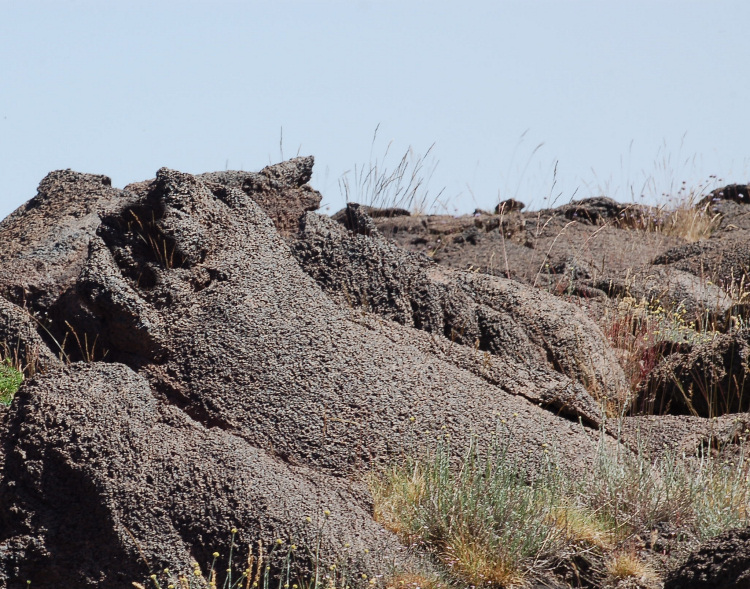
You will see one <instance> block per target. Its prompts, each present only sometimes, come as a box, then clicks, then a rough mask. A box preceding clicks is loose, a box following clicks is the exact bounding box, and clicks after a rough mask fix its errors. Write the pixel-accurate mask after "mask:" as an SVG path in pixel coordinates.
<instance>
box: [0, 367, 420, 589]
mask: <svg viewBox="0 0 750 589" xmlns="http://www.w3.org/2000/svg"><path fill="white" fill-rule="evenodd" d="M11 421H12V423H13V426H12V428H11V430H10V433H9V435H6V436H5V439H4V440H3V448H2V451H3V453H5V454H7V463H6V466H5V478H6V481H10V483H7V482H6V484H5V485H3V488H2V489H1V490H0V502H1V503H2V505H3V509H2V510H1V511H0V528H1V529H2V544H0V565H1V566H0V581H1V582H3V585H4V586H8V585H7V584H8V583H11V582H12V581H14V580H16V581H17V580H18V579H24V580H29V581H31V586H32V587H61V586H70V587H101V586H102V585H103V584H106V586H111V587H128V586H131V587H132V585H131V582H132V581H133V580H136V579H139V578H145V577H146V576H148V575H149V574H150V573H151V572H153V571H160V570H162V569H163V568H164V567H167V566H171V567H175V568H180V569H182V570H190V568H189V567H190V563H191V562H193V561H196V562H208V561H210V560H211V557H210V553H211V552H213V551H214V550H218V549H220V548H221V549H222V550H226V548H227V546H226V545H227V544H228V538H229V530H230V529H231V528H232V527H236V528H237V529H238V530H239V535H238V537H237V539H236V540H237V542H238V544H239V546H241V547H242V549H243V550H245V549H246V547H247V545H248V544H249V543H256V542H257V541H258V540H262V541H264V543H265V544H266V545H271V544H273V542H274V540H275V539H276V538H278V537H283V538H284V539H286V540H289V539H291V540H292V541H293V542H295V543H297V544H299V545H300V546H315V544H316V542H317V540H318V537H320V539H321V541H322V550H323V551H324V552H325V553H327V554H345V553H346V552H349V553H351V554H353V555H354V558H353V560H352V562H350V563H349V566H351V567H353V572H355V573H356V574H360V573H367V572H369V573H370V574H372V572H373V571H379V570H385V568H386V567H387V566H388V565H389V564H391V563H393V562H398V561H399V560H402V561H403V560H404V559H405V558H406V555H405V553H404V551H403V548H402V547H401V546H400V545H399V543H398V541H397V540H396V538H395V537H394V536H393V535H392V534H390V533H389V532H387V531H385V530H383V529H382V528H381V527H380V526H379V525H378V524H376V523H375V522H374V521H373V519H372V517H371V506H369V505H368V502H367V500H366V499H363V497H366V492H365V491H364V490H363V489H362V488H361V485H359V484H356V483H351V482H349V481H347V480H346V479H342V478H339V477H330V476H326V475H321V474H319V473H317V472H315V471H313V470H310V469H307V468H304V467H297V466H292V465H290V464H287V463H285V462H284V461H282V460H280V459H278V458H274V457H273V456H271V455H269V454H268V453H266V452H263V451H261V450H259V449H258V448H255V447H253V446H252V445H250V444H248V443H247V442H246V441H245V440H243V439H242V438H241V437H240V436H237V435H235V434H233V433H231V432H228V431H225V430H223V429H221V428H216V427H213V428H211V427H206V426H204V425H201V424H200V423H198V422H196V421H194V420H192V419H191V418H190V417H188V416H187V415H186V414H185V412H184V411H182V410H180V409H179V408H178V407H175V406H174V405H171V404H169V403H163V402H160V401H159V399H158V398H157V396H155V395H154V393H153V392H152V391H151V388H150V386H149V383H148V381H147V380H146V379H144V378H143V377H141V376H138V375H137V374H136V373H134V372H133V371H132V370H130V369H129V368H127V367H126V366H123V365H120V364H102V363H94V364H74V365H72V366H70V367H66V368H62V369H59V370H56V371H50V372H48V373H47V374H45V375H44V376H41V377H38V378H35V379H34V380H33V381H32V382H31V383H30V384H29V386H27V387H26V388H25V390H24V394H23V395H22V396H21V398H20V399H19V403H18V404H16V406H15V407H14V409H13V415H12V419H11ZM326 509H327V510H329V511H330V516H328V517H326V516H325V515H324V514H323V511H324V510H326ZM306 517H310V518H311V520H313V521H312V522H311V523H310V524H306V523H305V518H306ZM249 532H254V535H249ZM344 544H349V545H350V546H349V548H348V549H347V550H345V548H344ZM367 549H369V550H370V551H371V553H372V554H373V556H372V557H371V558H368V563H364V562H362V560H361V559H358V558H357V555H363V554H365V552H364V551H365V550H367ZM246 557H247V554H242V553H240V554H237V559H236V562H235V565H236V566H237V567H238V568H239V569H240V570H241V569H243V568H244V567H243V565H242V562H243V560H245V559H246ZM146 563H148V565H149V566H148V567H147V566H146ZM342 564H343V563H342Z"/></svg>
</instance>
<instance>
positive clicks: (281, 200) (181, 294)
mask: <svg viewBox="0 0 750 589" xmlns="http://www.w3.org/2000/svg"><path fill="white" fill-rule="evenodd" d="M311 165H312V160H311V159H306V158H302V159H300V160H297V161H292V162H291V163H286V164H281V165H279V166H271V167H269V168H267V169H266V170H265V171H263V172H261V173H259V174H258V175H256V176H247V177H243V178H242V180H241V184H240V186H239V187H237V184H238V183H240V179H239V178H234V179H232V178H229V177H227V176H225V177H223V179H222V178H220V177H217V176H215V175H209V176H206V177H196V176H191V175H189V174H183V173H180V172H176V171H173V170H169V169H166V168H163V169H161V170H159V171H158V173H157V175H156V178H155V179H154V180H152V181H148V182H144V183H139V184H134V185H131V186H130V188H129V189H128V190H116V189H113V188H111V187H110V186H109V183H108V182H107V181H106V179H105V178H103V177H99V176H89V175H85V174H77V173H74V172H70V171H66V172H57V173H53V174H51V175H50V176H48V178H46V179H45V180H44V181H43V183H42V185H41V186H40V190H39V196H38V197H37V198H36V199H32V201H33V202H30V203H29V204H27V205H26V206H24V207H21V208H20V209H19V210H18V211H16V213H14V214H13V215H12V216H11V217H9V218H8V219H6V220H5V221H3V222H2V223H1V224H0V248H2V250H3V251H4V252H5V255H4V256H3V259H2V260H0V294H2V295H3V296H5V297H6V300H7V302H8V304H7V305H6V304H5V303H2V306H0V310H2V313H4V314H5V315H3V317H5V316H6V315H7V317H8V318H9V320H8V321H9V322H10V323H11V324H12V323H13V322H14V321H16V320H18V325H17V326H13V325H10V326H8V325H5V327H4V329H5V331H4V332H3V335H4V337H6V339H9V340H10V341H11V342H13V341H16V342H17V343H18V346H19V349H23V350H31V349H34V347H35V346H36V347H40V346H41V351H40V357H43V358H45V359H46V360H47V365H46V366H45V370H44V371H43V372H41V373H40V374H38V375H37V376H35V377H34V378H30V379H28V380H27V381H26V382H24V384H23V385H22V387H21V389H20V390H19V392H18V394H17V396H16V401H15V402H14V406H13V407H12V408H11V411H10V412H5V413H4V414H3V415H2V424H1V426H0V443H1V444H2V446H3V450H2V452H3V456H5V457H6V461H5V464H4V466H3V467H2V474H1V476H2V481H3V484H2V488H1V489H0V573H1V574H2V575H4V577H5V578H4V580H3V581H4V582H5V583H7V584H8V585H11V586H12V584H13V583H16V582H17V580H18V579H22V580H23V581H24V582H25V580H26V579H27V578H28V579H30V580H32V586H34V587H37V588H39V589H45V588H48V587H59V586H61V585H66V586H76V587H80V586H83V587H87V586H88V587H94V586H105V585H106V586H110V587H116V588H119V587H123V588H124V587H129V586H131V582H132V581H133V580H138V579H134V576H137V575H141V574H145V573H147V572H149V570H148V569H149V568H152V567H153V568H155V567H161V566H164V565H166V564H170V565H171V566H180V565H183V564H185V563H189V562H190V561H191V560H192V559H196V560H199V561H200V560H201V559H205V558H206V557H207V554H206V553H207V552H208V551H212V550H214V549H217V548H221V546H223V545H225V543H226V541H227V530H228V529H229V528H230V527H232V526H236V527H237V528H238V529H240V531H241V534H242V536H241V539H242V542H243V543H245V542H250V541H256V540H261V542H270V541H271V540H272V539H273V538H276V537H284V538H289V537H290V536H292V537H294V538H299V543H300V544H301V545H304V544H305V543H308V545H309V546H312V545H313V541H314V538H313V536H311V534H313V535H314V533H315V530H313V531H311V530H309V528H306V527H305V523H304V517H306V516H307V515H309V514H311V513H312V515H313V516H314V514H315V513H320V510H322V509H324V508H327V509H330V511H331V512H332V514H335V521H334V519H332V520H331V523H330V524H327V525H326V530H325V538H324V539H323V544H322V552H321V555H322V557H323V558H324V559H326V560H331V561H333V560H336V559H339V560H341V559H343V560H346V559H350V561H351V563H352V567H354V568H355V569H356V570H359V569H361V570H363V571H365V570H367V571H373V570H375V571H379V572H382V571H384V570H387V567H388V566H389V565H390V564H392V563H396V564H398V563H399V562H403V559H404V558H406V557H405V556H404V555H403V551H402V549H401V547H400V545H399V544H398V543H397V542H396V540H395V537H394V536H393V535H392V534H390V533H388V532H386V531H385V530H383V529H382V528H381V527H380V526H379V524H377V523H376V522H374V520H373V519H372V503H371V500H370V498H369V496H368V493H367V491H366V489H364V488H363V487H361V486H360V485H357V484H354V483H352V482H351V478H352V477H356V476H359V475H361V473H363V472H366V471H367V470H368V469H370V468H371V467H373V466H374V465H378V464H382V463H384V462H386V461H390V460H392V459H394V458H395V457H397V456H402V455H403V453H404V452H412V451H414V450H415V449H416V448H419V447H422V446H423V444H425V443H426V442H427V441H431V440H432V439H433V438H432V435H434V434H429V433H428V432H430V431H431V432H435V431H438V430H440V431H443V430H442V428H443V427H444V428H445V431H446V433H450V434H451V436H452V438H451V439H452V444H453V445H454V447H455V448H456V450H457V451H459V452H460V451H462V450H463V449H464V448H466V446H467V444H468V443H469V441H470V439H471V437H472V435H473V434H476V435H477V436H479V439H480V441H482V440H485V441H486V440H487V439H488V437H490V436H491V435H493V433H494V432H495V431H496V426H497V420H498V419H500V418H503V419H507V420H508V421H509V422H512V428H513V436H512V438H511V439H510V440H509V447H508V452H509V453H510V455H511V456H517V457H519V459H521V457H522V460H523V464H524V465H525V466H526V467H528V468H529V469H530V470H533V469H534V468H537V467H538V466H539V464H540V463H541V460H542V458H541V457H540V456H541V453H539V452H529V449H530V448H540V447H542V444H543V443H547V442H548V441H549V440H559V444H558V447H557V452H558V454H559V456H560V457H561V460H562V462H563V464H564V465H565V466H566V468H569V469H571V470H572V471H574V472H580V471H582V470H584V469H586V468H588V465H590V464H591V463H592V462H593V460H595V456H596V452H597V450H596V448H595V446H594V445H592V444H591V443H590V437H589V436H591V435H596V432H593V431H591V430H590V429H588V430H587V428H586V427H585V426H582V425H581V424H580V423H579V422H578V418H582V419H583V420H584V423H591V424H594V423H598V420H599V415H598V408H597V407H596V406H595V405H594V404H593V402H592V401H591V399H590V397H588V395H587V394H586V392H585V391H584V390H583V388H582V387H581V386H580V385H578V384H576V383H575V382H574V381H572V380H571V379H569V378H566V377H564V376H563V375H562V374H560V373H559V372H556V371H554V370H553V369H551V368H550V366H549V362H550V360H548V359H547V358H546V357H539V350H541V349H542V348H541V346H542V345H543V344H544V340H543V339H542V338H544V339H546V340H547V341H548V342H550V341H551V342H555V341H558V342H559V343H560V345H561V346H562V347H561V349H563V350H564V349H566V348H565V347H564V346H576V345H579V344H577V343H576V341H577V338H578V335H576V329H575V325H577V324H580V325H583V323H575V322H574V321H573V319H575V321H578V316H577V315H576V313H575V312H574V311H573V310H572V309H568V310H567V311H566V313H567V315H566V317H567V319H565V320H564V321H567V322H569V323H570V324H571V329H572V331H568V332H566V331H565V330H564V329H563V328H564V325H563V324H562V323H561V322H558V323H557V324H556V323H555V322H554V321H553V320H552V319H551V318H548V319H545V320H544V321H542V323H541V327H540V331H538V332H535V331H534V330H527V329H525V328H524V327H521V326H522V325H523V324H522V323H519V322H518V321H517V320H515V319H514V320H511V317H515V316H514V315H513V314H512V313H511V311H510V309H511V308H512V307H514V306H515V305H517V304H518V303H519V301H521V300H522V299H523V298H524V297H526V296H527V294H528V289H527V288H526V287H524V288H523V289H522V290H521V291H516V290H514V287H513V285H510V284H506V283H504V282H503V283H498V282H492V281H490V282H489V283H487V284H480V283H481V280H480V279H479V278H477V277H471V276H463V275H461V274H456V275H455V276H448V275H446V274H444V273H442V272H437V273H436V272H435V271H436V270H437V269H436V268H435V266H434V265H433V264H431V263H430V264H427V263H426V261H419V259H416V258H414V256H412V255H409V256H407V257H406V258H404V257H399V255H398V254H397V252H396V251H395V250H390V249H389V248H387V247H385V246H384V245H383V242H381V241H379V238H378V236H377V232H375V233H372V234H371V235H370V236H366V235H362V234H361V233H355V232H351V231H349V230H347V229H346V228H345V227H343V226H341V225H339V224H337V223H335V222H333V221H328V223H325V222H322V221H321V223H320V227H319V228H320V231H321V232H323V233H322V234H320V235H318V234H316V237H315V240H311V241H310V242H309V243H308V246H309V247H308V250H307V255H309V256H310V258H309V259H310V260H315V259H318V258H319V262H322V261H323V260H326V259H327V260H328V262H327V263H329V264H330V266H329V267H328V272H329V273H330V276H331V281H330V283H326V282H325V281H324V280H322V278H321V277H317V278H320V281H318V279H317V278H316V279H313V277H311V276H310V275H309V273H308V272H310V269H309V268H308V269H307V270H308V272H306V271H304V270H303V269H302V268H301V267H300V263H299V261H298V260H297V259H296V258H295V256H294V255H293V254H292V251H291V250H290V246H289V245H288V243H287V241H285V240H284V239H283V238H282V236H281V234H280V233H288V234H290V235H292V234H293V233H295V232H296V229H295V224H296V223H297V222H298V218H297V217H298V215H300V214H301V213H302V212H303V210H304V208H305V206H312V204H309V203H308V204H307V205H301V206H297V205H294V206H292V207H290V210H289V214H288V215H286V214H282V213H281V212H278V211H281V210H282V208H283V206H284V205H285V204H288V203H289V199H290V198H292V197H294V198H296V197H297V196H299V197H300V199H301V198H302V197H301V196H300V195H312V192H311V189H309V187H308V186H307V185H306V184H304V182H306V181H307V180H308V179H309V170H310V166H311ZM235 180H236V182H235ZM290 195H292V196H290ZM294 195H296V196H294ZM256 198H257V202H256ZM295 202H298V201H295ZM259 203H263V204H259ZM266 210H268V211H270V212H271V215H270V216H269V214H267V213H266ZM274 211H277V212H278V214H276V213H274ZM317 218H318V217H317V216H315V215H312V214H311V213H308V214H307V216H306V218H305V219H306V223H305V226H304V227H303V230H305V231H307V230H309V229H310V228H311V223H312V221H311V219H317ZM402 218H406V217H402ZM362 220H365V219H364V218H363V219H362ZM325 232H328V238H327V239H329V240H331V242H332V245H331V247H330V248H329V249H326V248H327V247H328V246H326V241H325V239H324V235H323V234H325ZM318 238H320V239H322V241H320V242H318V241H316V240H317V239H318ZM358 240H361V241H358ZM290 241H291V243H294V239H293V238H290ZM343 245H356V246H357V248H360V250H359V253H358V254H357V255H356V256H355V257H354V258H351V259H349V258H347V257H346V256H344V255H343V252H341V251H340V250H339V248H340V247H341V246H343ZM368 248H369V249H368ZM367 252H370V253H371V254H372V260H371V264H370V265H369V266H366V265H365V266H362V265H361V264H360V265H358V264H357V263H355V262H356V260H357V259H358V258H357V256H361V255H362V254H366V253H367ZM316 256H317V257H318V258H316ZM388 256H392V257H391V258H389V257H388ZM391 262H393V263H394V264H396V265H398V264H402V265H403V268H401V269H398V268H395V267H394V268H391V269H389V270H388V271H387V272H386V271H383V272H382V273H381V274H373V277H372V279H370V280H368V281H367V282H364V283H363V285H364V284H369V285H372V286H373V287H376V286H378V284H380V285H381V286H387V288H386V289H385V290H384V291H382V294H383V296H385V298H384V299H382V300H381V299H380V294H377V293H376V291H375V290H373V294H374V296H373V297H370V298H366V297H363V298H362V299H361V300H362V301H363V302H364V301H365V300H368V301H369V300H372V301H373V302H376V301H377V304H373V309H374V308H377V309H379V310H380V312H382V313H383V314H381V315H376V314H368V313H366V312H365V313H363V311H362V310H361V309H358V310H356V311H355V310H354V309H352V308H351V307H348V306H345V305H342V304H340V301H341V300H342V298H343V297H344V296H345V295H344V293H343V289H342V290H340V291H339V292H338V294H336V293H335V292H334V290H335V289H333V288H329V287H328V286H324V287H322V286H321V285H326V284H329V285H330V286H331V287H332V286H334V285H335V286H341V285H343V284H346V280H348V278H347V276H349V277H352V276H360V275H361V274H362V272H364V271H368V272H369V271H372V270H374V269H376V268H377V267H378V265H379V264H385V263H391ZM317 267H318V269H319V270H320V273H321V276H322V274H323V273H324V272H325V268H324V266H323V265H320V264H319V265H318V266H317ZM378 276H379V277H380V278H378ZM389 277H390V278H389ZM385 278H387V279H388V280H386V281H383V280H382V279H385ZM379 280H380V282H378V281H379ZM410 280H412V282H410ZM412 287H413V289H414V292H410V289H412ZM389 289H390V293H391V294H393V295H394V298H393V303H391V302H389V299H388V297H389V296H390V295H389V294H388V293H389ZM352 292H354V289H352ZM359 292H361V294H362V295H365V294H366V293H365V292H364V291H359ZM415 295H416V296H415ZM422 295H424V296H425V297H426V299H425V300H424V301H423V302H422V303H421V306H420V305H417V304H416V303H417V302H418V297H419V296H422ZM358 296H359V295H358ZM367 296H369V295H367ZM540 296H541V297H542V298H538V300H537V299H534V298H532V299H531V301H530V302H529V304H528V305H527V306H526V308H525V309H526V310H525V311H524V313H526V315H527V317H529V318H532V317H533V318H536V317H538V315H535V314H534V313H538V312H539V311H534V309H538V308H545V307H544V305H548V307H549V311H545V312H550V313H551V312H553V310H554V309H555V308H556V307H555V305H556V304H557V303H558V301H557V300H555V299H553V298H552V299H549V300H548V298H547V297H549V295H544V296H542V295H540ZM430 297H432V298H430ZM508 297H510V298H508ZM332 298H334V299H336V301H334V300H332ZM412 301H413V302H415V305H416V308H413V307H412ZM504 301H505V302H504ZM513 301H515V302H513ZM553 303H554V304H553ZM504 305H507V306H504ZM540 305H541V307H540ZM462 306H465V308H462ZM27 312H28V313H29V314H31V315H33V317H34V318H36V320H27V319H28V317H27V315H26V313H27ZM24 317H26V318H27V319H24ZM415 317H418V318H419V321H422V324H423V326H427V325H429V326H431V327H432V326H434V328H435V331H433V332H431V333H430V332H428V331H426V330H415V329H413V327H412V326H411V325H410V324H409V323H408V320H409V318H411V321H412V322H413V321H414V318H415ZM464 318H465V319H466V321H464ZM391 319H395V320H397V321H398V320H403V325H402V324H399V323H395V322H394V321H392V320H391ZM8 321H6V324H7V323H8ZM514 321H515V323H514ZM40 325H43V326H44V327H43V328H42V327H40ZM415 326H416V324H415ZM464 326H465V327H466V328H467V329H468V328H471V329H475V330H476V333H477V334H478V335H481V336H482V338H483V339H482V341H480V346H482V347H484V348H485V349H486V351H485V349H476V348H474V347H473V344H474V342H473V341H470V340H469V339H466V338H467V334H468V331H463V332H461V330H462V329H463V328H464ZM475 326H476V327H475ZM479 326H481V329H480V327H479ZM14 329H15V331H14ZM446 329H447V331H446ZM587 330H588V327H586V328H585V329H584V331H587ZM566 334H567V335H566ZM459 337H460V338H464V339H462V340H461V341H462V342H464V341H465V342H466V345H461V344H459V343H458V338H459ZM581 337H582V338H583V341H588V342H589V343H588V344H586V345H589V346H591V352H592V354H595V353H598V352H597V350H596V349H594V348H596V347H598V346H602V345H603V343H602V342H601V341H600V339H599V336H597V335H594V336H593V339H590V338H591V337H592V336H590V335H587V334H586V333H583V334H581ZM13 338H15V340H14V339H13ZM566 338H567V343H566ZM563 344H564V345H563ZM14 345H15V344H14ZM521 345H523V346H527V348H526V349H528V350H529V352H530V354H529V355H528V357H527V358H525V359H524V360H525V362H524V363H521V362H520V361H518V360H516V361H514V360H513V355H514V354H516V355H517V354H518V349H517V346H521ZM553 345H556V344H553ZM45 346H46V349H45ZM569 349H571V350H572V349H573V348H569ZM61 352H62V353H63V358H64V359H66V361H67V362H72V364H70V365H64V366H63V365H61V363H60V362H59V361H56V360H55V358H57V357H58V355H59V353H61ZM544 352H545V353H546V354H549V355H551V357H552V358H555V357H556V356H555V354H556V352H555V349H554V348H553V347H551V346H547V347H545V348H544ZM537 358H539V363H537ZM79 360H82V361H85V362H84V363H78V362H77V361H79ZM556 362H559V363H560V364H561V365H562V357H559V358H558V360H556ZM553 363H554V362H553ZM594 378H601V382H603V383H607V382H616V379H615V380H607V379H608V378H609V377H608V376H606V374H605V373H604V372H601V374H599V375H594ZM540 405H541V406H540ZM558 413H561V414H562V415H558ZM571 417H572V418H573V419H571ZM411 418H413V420H414V421H411ZM605 443H606V444H608V445H614V444H615V443H616V442H615V440H614V439H613V438H608V437H605ZM315 510H318V511H315ZM333 517H334V516H333V515H332V518H333ZM346 542H349V543H350V544H351V546H350V548H348V549H346V550H344V544H345V543H346ZM366 550H369V552H366ZM144 557H145V560H146V562H148V567H147V566H146V564H145V563H144Z"/></svg>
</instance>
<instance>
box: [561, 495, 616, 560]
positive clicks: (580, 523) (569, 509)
mask: <svg viewBox="0 0 750 589" xmlns="http://www.w3.org/2000/svg"><path fill="white" fill-rule="evenodd" d="M550 518H551V521H552V524H553V525H554V526H555V527H556V528H557V529H558V530H560V531H561V532H562V534H563V536H564V537H565V539H566V540H567V541H568V542H572V543H573V544H576V545H583V546H593V547H596V548H600V549H602V550H610V549H612V548H613V547H614V546H615V535H614V533H613V532H612V529H611V528H610V527H609V526H608V525H606V524H605V523H604V522H603V521H602V520H601V519H599V518H597V517H596V514H595V513H593V512H592V511H591V510H590V509H586V508H582V507H580V506H576V505H574V504H572V503H570V502H562V504H561V505H559V506H558V507H555V508H553V509H552V511H551V513H550Z"/></svg>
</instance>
